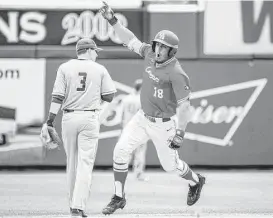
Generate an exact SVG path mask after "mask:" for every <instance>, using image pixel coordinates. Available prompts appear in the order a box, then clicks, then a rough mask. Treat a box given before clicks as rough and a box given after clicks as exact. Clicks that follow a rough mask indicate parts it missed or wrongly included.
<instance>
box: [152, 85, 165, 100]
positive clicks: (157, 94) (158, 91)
mask: <svg viewBox="0 0 273 218" xmlns="http://www.w3.org/2000/svg"><path fill="white" fill-rule="evenodd" d="M154 97H156V98H163V89H158V88H157V87H154Z"/></svg>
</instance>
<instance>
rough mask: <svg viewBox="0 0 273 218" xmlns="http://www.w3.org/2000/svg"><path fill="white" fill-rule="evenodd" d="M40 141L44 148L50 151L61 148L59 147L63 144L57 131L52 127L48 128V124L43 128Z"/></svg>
mask: <svg viewBox="0 0 273 218" xmlns="http://www.w3.org/2000/svg"><path fill="white" fill-rule="evenodd" d="M40 139H41V141H42V143H43V146H44V147H45V148H46V149H48V150H51V149H55V148H59V146H61V144H62V140H61V138H60V137H59V135H58V133H57V131H56V129H55V128H54V127H52V126H48V125H47V124H46V123H45V124H44V125H43V127H42V130H41V133H40Z"/></svg>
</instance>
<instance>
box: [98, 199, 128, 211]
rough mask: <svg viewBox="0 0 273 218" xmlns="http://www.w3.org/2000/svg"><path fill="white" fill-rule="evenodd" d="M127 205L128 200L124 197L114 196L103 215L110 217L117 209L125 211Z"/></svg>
mask: <svg viewBox="0 0 273 218" xmlns="http://www.w3.org/2000/svg"><path fill="white" fill-rule="evenodd" d="M125 205H126V199H125V197H124V196H123V198H121V197H119V196H117V195H114V196H113V197H112V199H111V201H110V203H109V204H108V205H107V206H106V207H105V208H103V210H102V213H103V214H104V215H110V214H112V213H114V212H115V211H116V210H117V209H119V208H120V209H123V208H124V207H125Z"/></svg>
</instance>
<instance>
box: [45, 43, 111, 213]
mask: <svg viewBox="0 0 273 218" xmlns="http://www.w3.org/2000/svg"><path fill="white" fill-rule="evenodd" d="M100 50H101V49H100V48H98V47H97V46H96V44H95V42H94V41H93V40H91V39H80V40H79V41H78V42H77V44H76V52H77V56H78V58H77V59H72V60H69V61H67V62H66V63H64V64H62V65H60V67H59V69H58V71H57V76H56V80H55V84H54V88H53V92H52V102H51V106H50V110H49V115H48V119H47V122H46V123H47V125H48V126H53V122H54V119H55V116H56V115H57V114H58V112H59V110H60V108H61V109H62V110H63V112H64V114H63V118H62V139H63V143H64V149H65V153H66V157H67V168H66V169H67V179H68V194H69V205H70V212H71V217H73V218H78V217H87V215H86V213H85V212H84V211H85V209H86V203H87V200H88V197H89V192H90V188H91V180H92V170H93V166H94V161H95V157H96V152H97V145H98V136H99V130H100V109H101V103H102V101H106V102H111V101H112V100H113V98H114V94H115V92H116V89H115V85H114V82H113V80H112V79H111V77H110V75H109V73H108V71H107V69H106V68H105V67H104V66H102V65H101V64H98V63H96V58H97V56H98V52H99V51H100Z"/></svg>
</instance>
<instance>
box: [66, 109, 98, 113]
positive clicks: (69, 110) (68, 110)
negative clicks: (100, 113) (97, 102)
mask: <svg viewBox="0 0 273 218" xmlns="http://www.w3.org/2000/svg"><path fill="white" fill-rule="evenodd" d="M75 111H91V112H95V111H96V110H95V109H93V110H72V109H64V112H65V113H70V112H75Z"/></svg>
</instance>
